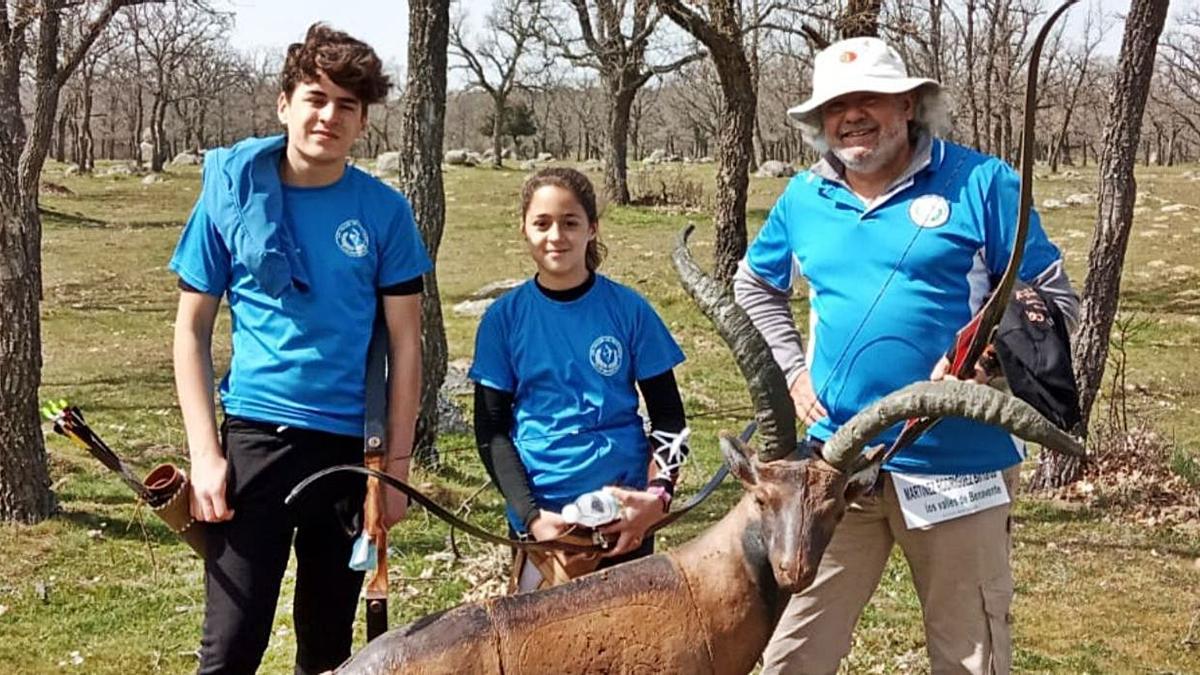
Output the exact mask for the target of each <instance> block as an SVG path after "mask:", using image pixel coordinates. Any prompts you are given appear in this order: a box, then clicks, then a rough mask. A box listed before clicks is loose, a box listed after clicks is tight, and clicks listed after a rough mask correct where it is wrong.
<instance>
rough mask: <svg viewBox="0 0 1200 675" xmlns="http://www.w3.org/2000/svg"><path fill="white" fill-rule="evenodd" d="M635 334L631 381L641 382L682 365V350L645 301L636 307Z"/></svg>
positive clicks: (642, 300) (643, 299)
mask: <svg viewBox="0 0 1200 675" xmlns="http://www.w3.org/2000/svg"><path fill="white" fill-rule="evenodd" d="M639 313H640V316H639V318H638V321H637V326H638V330H637V332H636V334H635V335H634V336H633V377H634V379H635V380H645V379H647V378H651V377H654V376H655V375H661V374H663V373H664V372H666V371H668V370H670V369H672V368H674V367H675V366H677V365H679V364H681V363H683V360H684V356H683V350H682V349H680V348H679V344H678V343H677V342H675V338H674V337H673V336H672V335H671V331H670V330H668V329H667V325H666V324H665V323H663V320H662V318H660V317H659V316H658V312H655V311H654V308H653V307H651V306H650V303H649V302H647V301H646V299H645V298H641V302H640V303H639Z"/></svg>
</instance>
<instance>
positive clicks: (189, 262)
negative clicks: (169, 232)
mask: <svg viewBox="0 0 1200 675" xmlns="http://www.w3.org/2000/svg"><path fill="white" fill-rule="evenodd" d="M167 267H168V268H169V269H170V270H171V271H173V272H175V273H176V274H178V275H179V278H180V279H181V280H182V281H183V282H184V283H186V284H187V285H188V286H191V287H192V288H194V289H196V290H197V291H200V292H201V293H205V294H207V295H215V296H217V297H220V296H222V295H224V293H225V290H226V289H227V288H229V281H230V278H231V276H232V273H231V270H232V267H233V263H232V258H231V257H230V254H229V248H228V247H227V246H226V245H225V240H224V239H222V238H221V235H220V233H219V232H217V228H216V227H214V226H213V224H212V220H211V219H209V217H208V213H207V212H206V211H205V210H204V205H203V203H202V202H201V201H200V200H197V201H196V205H195V206H194V207H192V215H191V216H190V217H189V218H188V221H187V224H185V225H184V226H183V232H182V233H181V234H180V235H179V243H178V244H177V245H176V246H175V253H174V255H172V256H171V262H170V263H169V264H168V265H167Z"/></svg>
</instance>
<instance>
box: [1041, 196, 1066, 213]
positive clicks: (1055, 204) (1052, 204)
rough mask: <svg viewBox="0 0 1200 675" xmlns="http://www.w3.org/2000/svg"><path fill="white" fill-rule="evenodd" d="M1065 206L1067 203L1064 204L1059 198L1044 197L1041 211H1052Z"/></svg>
mask: <svg viewBox="0 0 1200 675" xmlns="http://www.w3.org/2000/svg"><path fill="white" fill-rule="evenodd" d="M1066 207H1067V205H1066V204H1064V203H1063V201H1062V200H1061V199H1046V200H1044V201H1042V210H1043V211H1053V210H1055V209H1063V208H1066Z"/></svg>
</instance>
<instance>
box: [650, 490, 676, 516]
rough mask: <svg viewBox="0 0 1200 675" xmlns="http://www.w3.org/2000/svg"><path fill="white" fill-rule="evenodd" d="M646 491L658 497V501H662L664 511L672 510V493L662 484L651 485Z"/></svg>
mask: <svg viewBox="0 0 1200 675" xmlns="http://www.w3.org/2000/svg"><path fill="white" fill-rule="evenodd" d="M646 492H649V493H650V494H652V495H654V496H655V497H658V501H660V502H662V506H663V513H666V512H668V511H670V510H671V493H670V492H668V491H667V489H666V488H665V487H663V486H661V485H651V486H649V487H647V488H646Z"/></svg>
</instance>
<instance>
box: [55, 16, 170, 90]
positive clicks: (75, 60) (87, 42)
mask: <svg viewBox="0 0 1200 675" xmlns="http://www.w3.org/2000/svg"><path fill="white" fill-rule="evenodd" d="M164 1H165V0H109V2H108V4H107V5H105V7H104V9H103V10H102V11H101V12H100V15H99V16H97V17H96V18H95V19H93V20H92V21H91V23H89V24H88V26H87V28H85V29H84V31H83V38H82V39H81V40H80V41H79V44H77V45H75V48H74V49H73V50H71V52H70V53H69V54H68V55H67V57H66V59H65V60H64V61H63V63H62V65H61V66H60V67H59V68H58V72H57V73H55V78H54V84H55V86H56V87H58V88H60V89H61V88H62V86H63V85H64V84H66V83H67V80H68V79H69V78H70V77H71V74H72V73H74V72H75V69H76V68H77V67H79V62H80V61H82V60H83V57H84V55H85V54H87V51H88V49H91V47H92V44H93V43H94V42H96V39H97V38H99V37H100V34H101V33H103V32H104V29H105V28H107V27H108V24H109V23H110V22H111V21H112V19H113V17H114V16H116V14H117V12H119V11H120V10H121V9H122V8H124V7H133V6H135V5H145V4H162V3H163V2H164Z"/></svg>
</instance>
